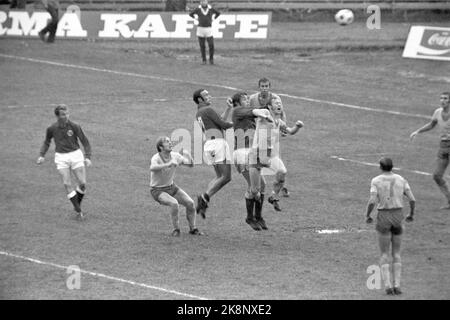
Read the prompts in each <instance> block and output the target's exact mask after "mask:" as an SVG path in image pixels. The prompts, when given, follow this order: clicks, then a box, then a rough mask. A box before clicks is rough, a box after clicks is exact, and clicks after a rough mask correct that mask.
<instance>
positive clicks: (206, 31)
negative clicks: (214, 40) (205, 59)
mask: <svg viewBox="0 0 450 320" xmlns="http://www.w3.org/2000/svg"><path fill="white" fill-rule="evenodd" d="M212 36H213V33H212V28H211V27H197V37H203V38H209V37H212Z"/></svg>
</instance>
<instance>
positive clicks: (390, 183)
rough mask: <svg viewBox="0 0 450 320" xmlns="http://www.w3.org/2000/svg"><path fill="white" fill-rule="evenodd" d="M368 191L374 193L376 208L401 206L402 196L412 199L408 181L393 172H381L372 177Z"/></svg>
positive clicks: (383, 208) (397, 207)
mask: <svg viewBox="0 0 450 320" xmlns="http://www.w3.org/2000/svg"><path fill="white" fill-rule="evenodd" d="M370 193H371V194H376V196H377V200H378V207H377V209H378V210H386V209H399V208H403V196H404V195H406V194H408V195H409V196H410V197H412V198H413V199H414V196H413V195H412V192H411V188H410V187H409V184H408V181H406V179H405V178H403V177H402V176H400V175H398V174H395V173H392V172H391V173H383V174H380V175H379V176H376V177H375V178H373V179H372V182H371V184H370Z"/></svg>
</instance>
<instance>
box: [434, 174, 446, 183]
mask: <svg viewBox="0 0 450 320" xmlns="http://www.w3.org/2000/svg"><path fill="white" fill-rule="evenodd" d="M433 180H434V181H435V182H436V183H437V185H438V186H442V185H444V184H445V180H444V178H443V176H442V175H440V174H437V173H434V174H433Z"/></svg>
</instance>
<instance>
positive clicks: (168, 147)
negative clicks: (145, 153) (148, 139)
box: [156, 136, 172, 152]
mask: <svg viewBox="0 0 450 320" xmlns="http://www.w3.org/2000/svg"><path fill="white" fill-rule="evenodd" d="M156 150H158V152H161V151H172V141H170V138H169V137H164V136H162V137H159V138H158V140H156Z"/></svg>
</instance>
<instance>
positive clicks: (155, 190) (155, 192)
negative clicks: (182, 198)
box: [150, 183, 180, 203]
mask: <svg viewBox="0 0 450 320" xmlns="http://www.w3.org/2000/svg"><path fill="white" fill-rule="evenodd" d="M178 190H180V188H178V186H177V185H176V184H175V183H174V184H172V185H170V186H167V187H161V188H159V187H152V188H150V193H151V194H152V197H153V199H155V200H156V201H157V202H158V203H160V202H159V196H160V194H161V193H163V192H165V193H167V194H168V195H169V196H172V197H173V196H174V195H176V194H177V192H178Z"/></svg>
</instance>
